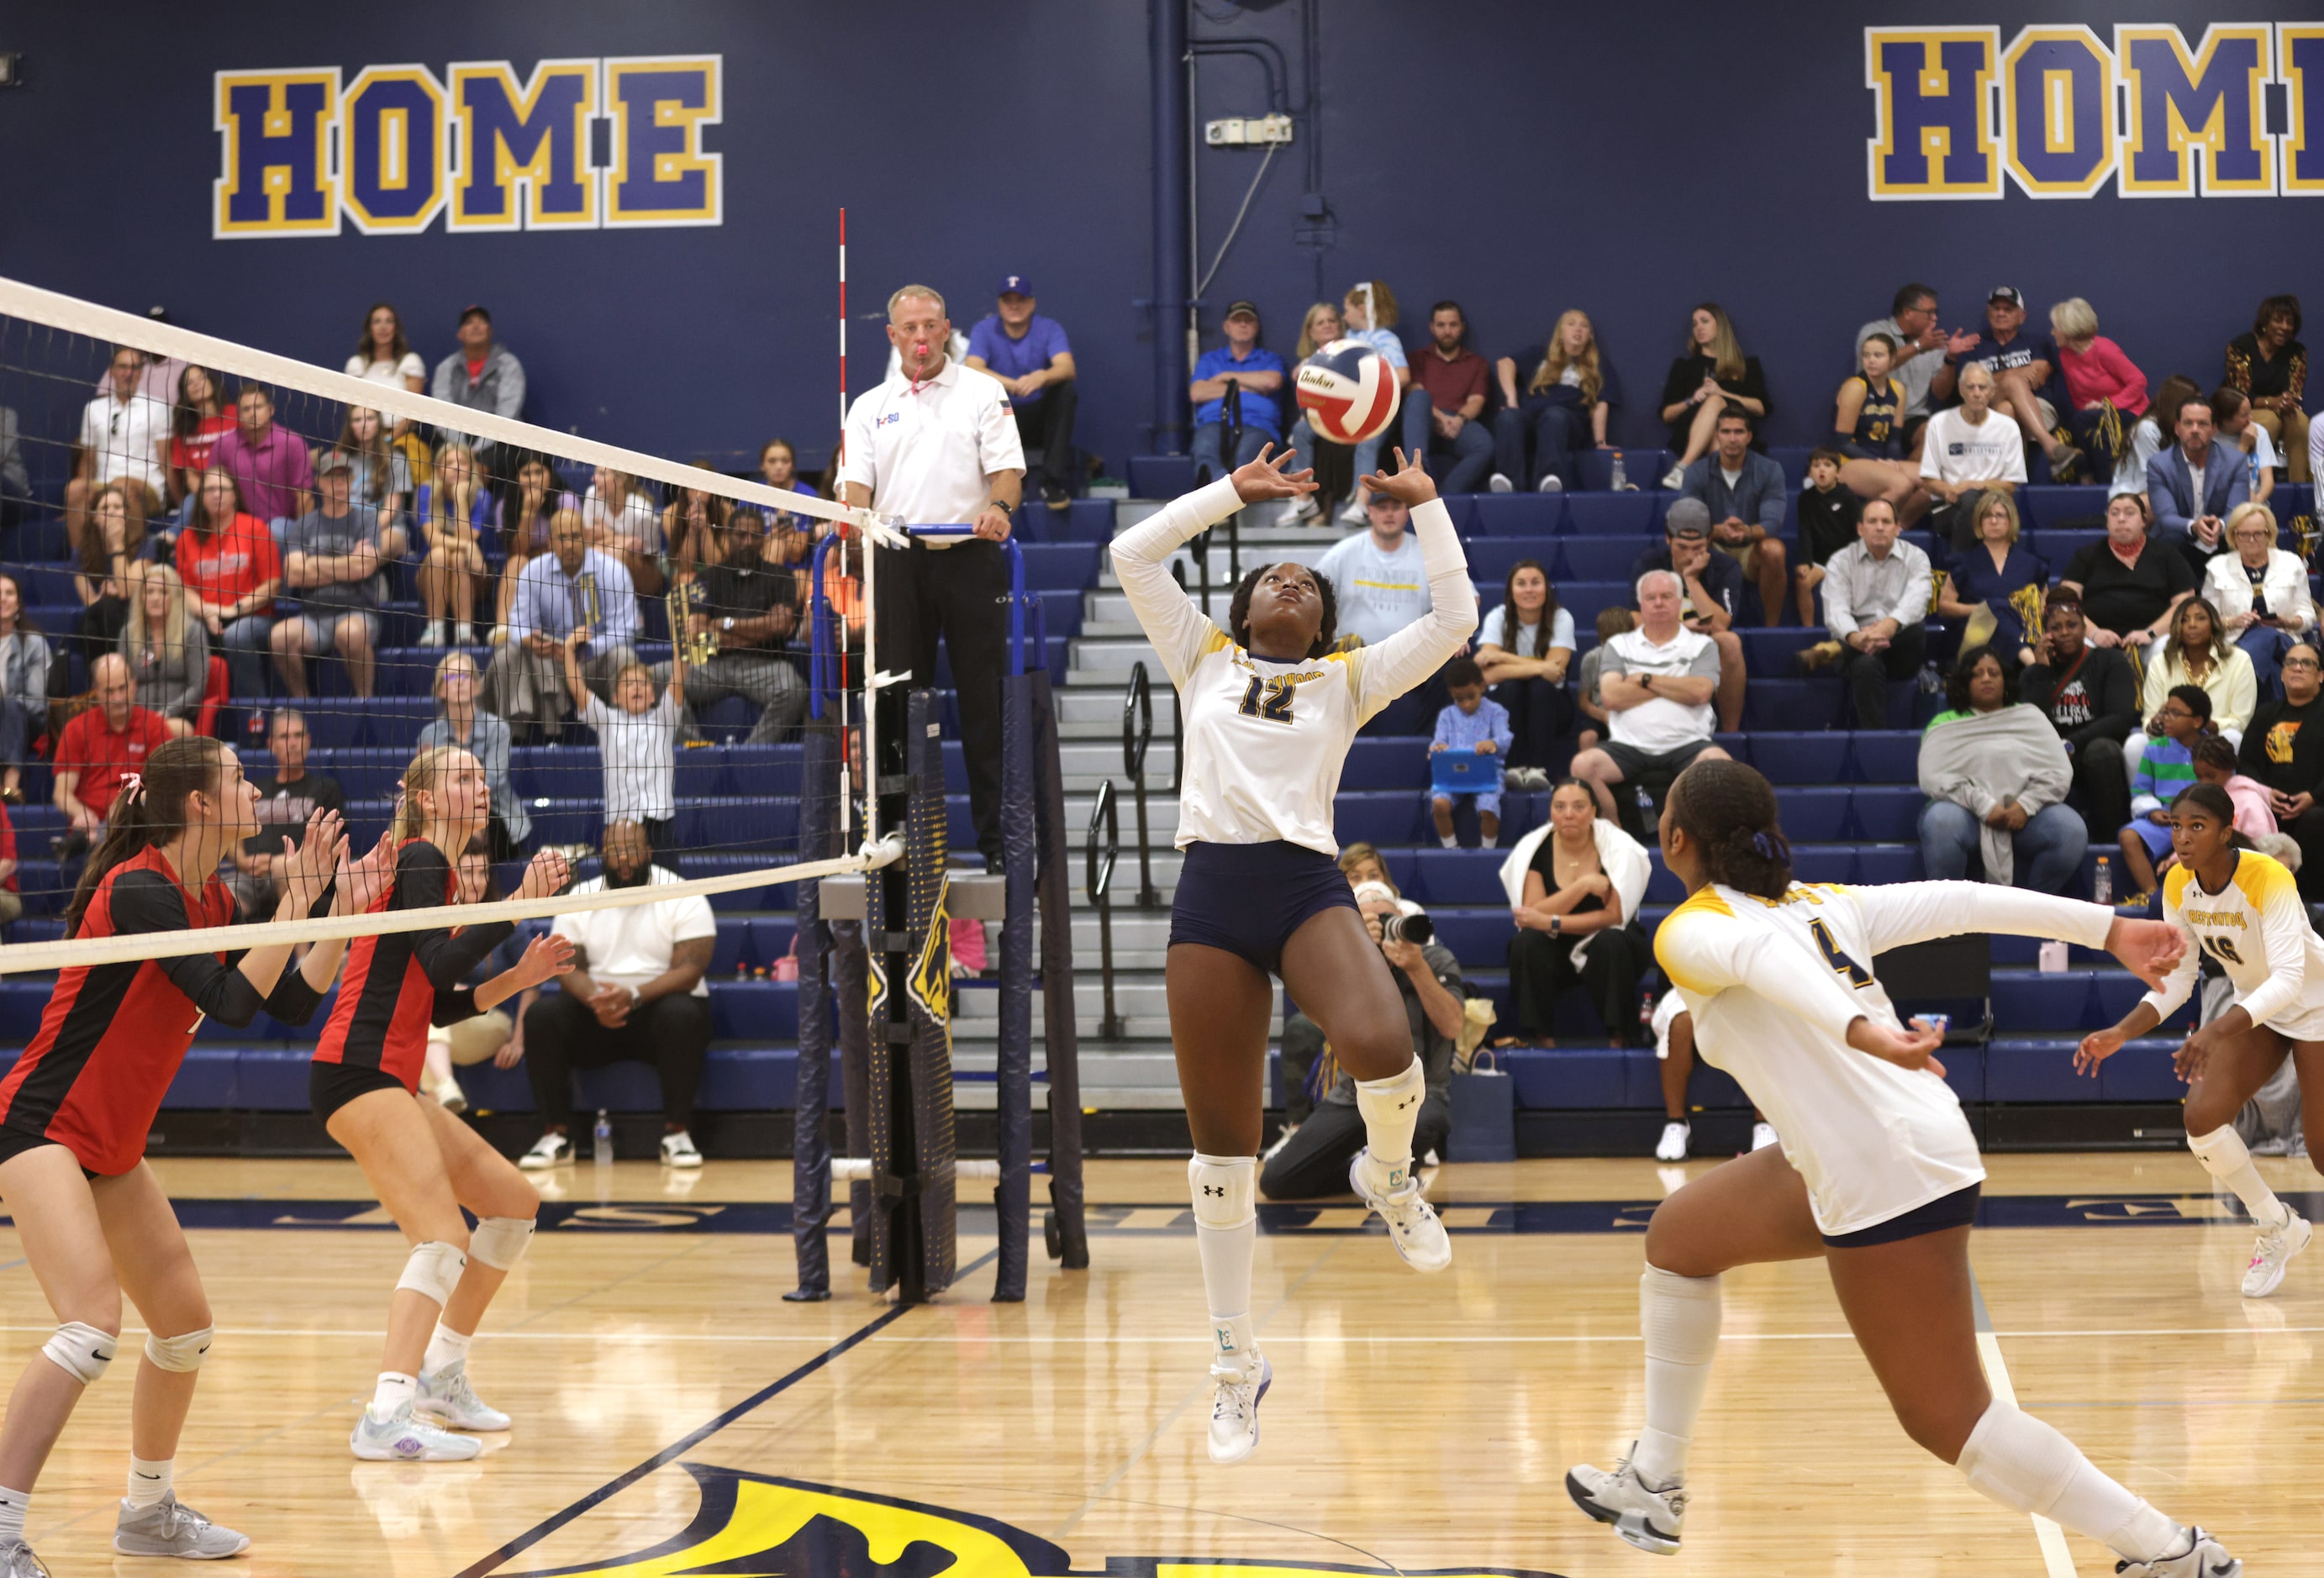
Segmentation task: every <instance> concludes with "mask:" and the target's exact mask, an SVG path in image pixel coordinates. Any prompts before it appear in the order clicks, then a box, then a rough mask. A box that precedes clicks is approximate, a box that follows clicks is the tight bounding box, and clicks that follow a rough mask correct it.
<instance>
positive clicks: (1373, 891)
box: [1355, 882, 1396, 904]
mask: <svg viewBox="0 0 2324 1578" xmlns="http://www.w3.org/2000/svg"><path fill="white" fill-rule="evenodd" d="M1355 899H1356V903H1358V904H1394V903H1396V894H1395V891H1394V890H1393V889H1391V888H1390V887H1389V886H1388V884H1386V883H1385V882H1360V883H1358V884H1356V892H1355Z"/></svg>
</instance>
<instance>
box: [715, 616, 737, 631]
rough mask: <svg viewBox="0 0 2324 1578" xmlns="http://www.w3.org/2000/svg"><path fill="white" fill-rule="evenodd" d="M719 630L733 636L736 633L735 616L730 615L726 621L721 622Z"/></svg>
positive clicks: (719, 622)
mask: <svg viewBox="0 0 2324 1578" xmlns="http://www.w3.org/2000/svg"><path fill="white" fill-rule="evenodd" d="M718 628H720V629H722V630H724V631H725V632H726V633H727V634H728V635H730V636H731V635H733V633H734V616H733V614H728V615H727V616H726V617H725V618H724V619H721V620H719V621H718Z"/></svg>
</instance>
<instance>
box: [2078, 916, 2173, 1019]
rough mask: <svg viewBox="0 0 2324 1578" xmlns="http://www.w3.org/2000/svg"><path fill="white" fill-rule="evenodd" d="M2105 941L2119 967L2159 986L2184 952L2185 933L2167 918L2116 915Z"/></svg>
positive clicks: (2152, 984) (2156, 986)
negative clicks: (2128, 917)
mask: <svg viewBox="0 0 2324 1578" xmlns="http://www.w3.org/2000/svg"><path fill="white" fill-rule="evenodd" d="M2106 945H2107V952H2108V953H2111V954H2113V955H2114V956H2115V958H2116V959H2120V960H2121V961H2122V968H2125V969H2126V970H2128V971H2129V972H2130V973H2131V974H2132V975H2135V976H2136V977H2138V978H2139V979H2140V980H2142V981H2144V982H2145V983H2146V984H2147V985H2148V986H2153V987H2155V988H2157V989H2158V990H2159V989H2160V988H2161V987H2162V985H2163V977H2165V976H2168V975H2169V974H2170V973H2171V972H2172V970H2174V969H2176V968H2179V961H2180V960H2181V959H2184V958H2185V957H2186V955H2187V933H2186V932H2185V931H2181V929H2180V928H2178V927H2176V926H2173V925H2172V924H2171V923H2170V922H2168V921H2133V920H2129V919H2126V918H2122V917H2117V918H2116V921H2115V922H2114V924H2113V925H2112V926H2110V927H2108V928H2107V940H2106ZM2085 1044H2087V1043H2085Z"/></svg>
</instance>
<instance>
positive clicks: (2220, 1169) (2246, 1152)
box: [2187, 1124, 2251, 1178]
mask: <svg viewBox="0 0 2324 1578" xmlns="http://www.w3.org/2000/svg"><path fill="white" fill-rule="evenodd" d="M2187 1149H2188V1150H2190V1151H2193V1152H2194V1153H2195V1160H2196V1161H2199V1162H2201V1163H2202V1164H2203V1170H2204V1171H2206V1172H2208V1173H2209V1174H2210V1175H2211V1176H2212V1177H2213V1178H2225V1177H2227V1175H2228V1174H2229V1173H2231V1172H2236V1171H2238V1170H2241V1169H2242V1168H2243V1167H2244V1166H2245V1165H2246V1163H2248V1162H2249V1161H2251V1151H2250V1148H2249V1147H2247V1146H2246V1145H2245V1143H2244V1137H2243V1136H2242V1135H2241V1134H2238V1133H2236V1129H2235V1125H2234V1124H2220V1125H2219V1126H2218V1128H2216V1129H2213V1130H2212V1131H2211V1132H2210V1133H2208V1134H2190V1135H2188V1136H2187Z"/></svg>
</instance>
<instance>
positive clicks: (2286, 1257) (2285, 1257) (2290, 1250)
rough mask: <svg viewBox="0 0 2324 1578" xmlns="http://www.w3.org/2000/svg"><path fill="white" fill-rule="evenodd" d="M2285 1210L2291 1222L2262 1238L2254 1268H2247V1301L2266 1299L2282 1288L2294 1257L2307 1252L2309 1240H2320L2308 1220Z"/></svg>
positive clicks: (2288, 1221)
mask: <svg viewBox="0 0 2324 1578" xmlns="http://www.w3.org/2000/svg"><path fill="white" fill-rule="evenodd" d="M2283 1210H2284V1215H2285V1216H2286V1217H2287V1218H2288V1220H2287V1221H2286V1222H2285V1223H2284V1225H2282V1226H2281V1227H2277V1228H2273V1229H2271V1230H2269V1231H2268V1232H2265V1233H2263V1234H2260V1235H2259V1243H2258V1245H2257V1246H2256V1247H2255V1248H2254V1249H2253V1251H2252V1258H2251V1264H2250V1265H2248V1266H2246V1267H2245V1268H2244V1297H2245V1298H2266V1297H2267V1296H2268V1295H2269V1294H2271V1293H2273V1292H2274V1291H2275V1290H2276V1289H2277V1288H2279V1287H2281V1286H2282V1283H2283V1270H2284V1268H2285V1267H2286V1266H2288V1265H2290V1264H2291V1263H2292V1256H2294V1255H2296V1254H2298V1253H2299V1252H2301V1250H2303V1249H2306V1248H2307V1247H2308V1243H2309V1240H2310V1239H2312V1238H2314V1237H2315V1236H2316V1230H2315V1229H2314V1228H2313V1227H2310V1225H2308V1218H2307V1217H2305V1216H2301V1214H2300V1213H2299V1212H2297V1211H2295V1210H2293V1209H2292V1207H2291V1206H2288V1205H2287V1206H2284V1208H2283Z"/></svg>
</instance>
